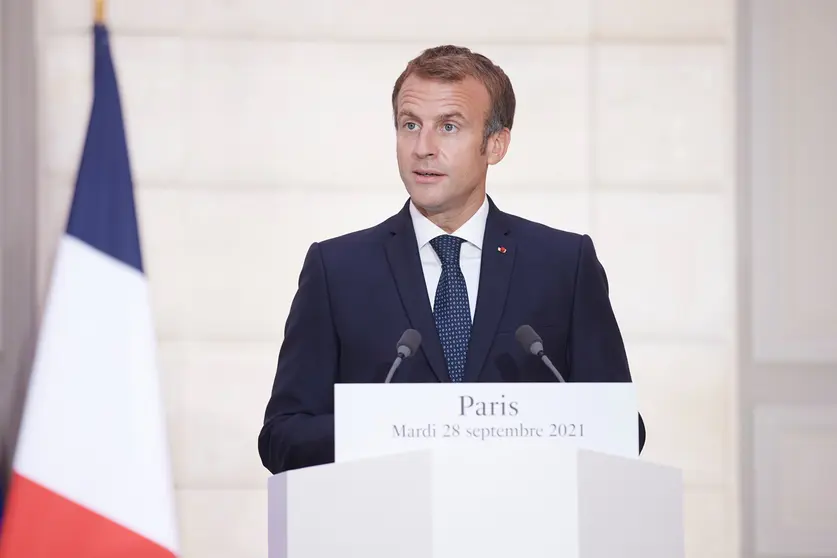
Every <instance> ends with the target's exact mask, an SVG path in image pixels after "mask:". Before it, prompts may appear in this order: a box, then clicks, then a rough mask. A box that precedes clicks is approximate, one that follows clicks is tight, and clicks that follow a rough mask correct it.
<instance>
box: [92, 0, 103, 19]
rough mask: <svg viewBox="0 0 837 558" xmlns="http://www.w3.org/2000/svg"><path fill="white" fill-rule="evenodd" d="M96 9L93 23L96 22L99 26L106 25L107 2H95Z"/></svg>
mask: <svg viewBox="0 0 837 558" xmlns="http://www.w3.org/2000/svg"><path fill="white" fill-rule="evenodd" d="M93 7H94V16H93V17H94V19H93V21H94V22H96V24H98V25H104V23H105V0H94V3H93Z"/></svg>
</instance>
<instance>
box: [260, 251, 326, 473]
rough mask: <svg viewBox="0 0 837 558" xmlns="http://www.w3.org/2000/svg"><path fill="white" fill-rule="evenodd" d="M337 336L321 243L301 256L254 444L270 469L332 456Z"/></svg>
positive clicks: (313, 462)
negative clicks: (301, 260) (260, 424)
mask: <svg viewBox="0 0 837 558" xmlns="http://www.w3.org/2000/svg"><path fill="white" fill-rule="evenodd" d="M337 362H338V341H337V335H336V332H335V329H334V325H333V321H332V316H331V305H330V303H329V292H328V284H327V281H326V273H325V268H324V266H323V261H322V254H321V248H320V247H319V245H318V244H316V243H315V244H312V245H311V247H310V248H309V250H308V253H307V254H306V256H305V261H304V263H303V265H302V271H301V273H300V276H299V286H298V289H297V292H296V295H295V296H294V299H293V302H292V303H291V309H290V312H289V314H288V319H287V322H286V324H285V336H284V340H283V341H282V346H281V348H280V350H279V357H278V361H277V366H276V375H275V378H274V381H273V390H272V392H271V395H270V399H269V401H268V403H267V409H266V410H265V416H264V425H263V426H262V429H261V432H260V433H259V439H258V447H259V455H260V457H261V460H262V464H263V465H264V466H265V467H266V468H267V469H268V470H269V471H270V472H271V473H274V474H276V473H280V472H282V471H287V470H290V469H298V468H302V467H309V466H312V465H321V464H324V463H330V462H333V461H334V410H333V409H334V383H335V379H336V376H337Z"/></svg>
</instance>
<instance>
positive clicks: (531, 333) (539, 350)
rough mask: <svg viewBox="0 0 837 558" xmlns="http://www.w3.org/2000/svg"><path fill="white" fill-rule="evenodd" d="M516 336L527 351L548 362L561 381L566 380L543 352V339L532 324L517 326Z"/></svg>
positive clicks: (545, 362)
mask: <svg viewBox="0 0 837 558" xmlns="http://www.w3.org/2000/svg"><path fill="white" fill-rule="evenodd" d="M514 337H515V339H517V342H518V343H520V345H521V346H522V347H523V349H524V350H525V351H526V352H527V353H532V354H533V355H535V356H536V357H539V358H540V359H541V360H542V361H543V362H544V364H546V367H547V368H549V369H550V370H551V371H552V373H553V374H555V377H556V378H558V381H559V382H565V380H564V377H563V376H561V373H560V372H558V369H557V368H555V367H554V366H553V365H552V361H551V360H549V357H548V356H546V354H545V353H544V352H543V340H542V339H541V337H540V335H538V334H537V333H536V332H535V330H534V329H532V326H530V325H522V326H520V327H519V328H517V331H516V332H514Z"/></svg>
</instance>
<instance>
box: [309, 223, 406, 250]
mask: <svg viewBox="0 0 837 558" xmlns="http://www.w3.org/2000/svg"><path fill="white" fill-rule="evenodd" d="M396 218H397V215H393V216H391V217H388V218H387V219H385V220H383V221H381V222H379V223H377V224H373V225H371V226H368V227H366V228H363V229H355V230H352V231H349V232H345V233H343V234H340V235H337V236H332V237H326V238H323V239H320V240H318V241H317V244H318V245H319V247H320V249H321V250H326V251H329V252H332V251H338V252H339V251H342V250H346V249H357V248H359V247H362V246H371V245H375V244H380V243H381V242H382V241H383V240H386V239H387V238H389V236H390V231H391V229H392V224H393V221H394V220H395V219H396Z"/></svg>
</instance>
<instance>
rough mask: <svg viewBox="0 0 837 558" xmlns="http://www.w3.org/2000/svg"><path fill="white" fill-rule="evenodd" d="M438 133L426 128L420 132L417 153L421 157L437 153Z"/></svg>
mask: <svg viewBox="0 0 837 558" xmlns="http://www.w3.org/2000/svg"><path fill="white" fill-rule="evenodd" d="M436 149H437V148H436V135H435V134H434V133H433V131H432V130H431V129H428V128H424V129H423V130H422V131H421V132H419V136H418V140H417V141H416V148H415V155H416V157H418V158H420V159H425V158H427V157H433V156H434V155H436Z"/></svg>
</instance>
